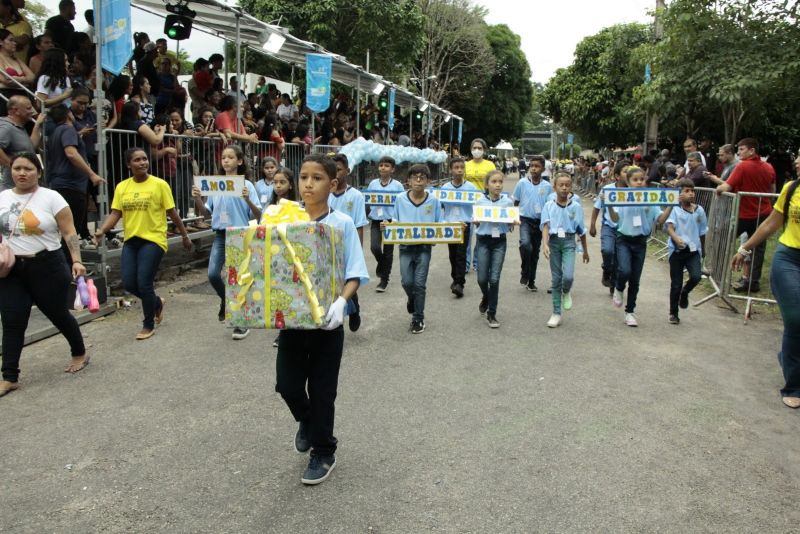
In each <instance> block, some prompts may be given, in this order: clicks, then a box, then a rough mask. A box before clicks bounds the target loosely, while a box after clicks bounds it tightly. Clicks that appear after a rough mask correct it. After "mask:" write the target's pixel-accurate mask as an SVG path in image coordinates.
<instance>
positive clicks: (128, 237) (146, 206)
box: [94, 148, 192, 339]
mask: <svg viewBox="0 0 800 534" xmlns="http://www.w3.org/2000/svg"><path fill="white" fill-rule="evenodd" d="M125 161H126V162H127V164H128V169H130V171H131V175H132V176H131V177H130V178H128V179H127V180H123V181H122V182H120V184H119V185H118V186H117V187H116V189H115V190H114V200H113V202H112V203H111V213H110V214H109V215H108V217H106V220H105V222H104V223H103V224H102V226H100V228H98V229H97V231H96V232H95V234H94V237H95V241H100V240H101V239H103V236H104V235H105V234H106V232H108V231H109V230H111V229H112V228H114V226H116V224H117V223H118V222H119V220H120V219H123V228H124V234H125V243H124V244H123V246H122V261H121V264H122V285H123V286H124V287H125V290H126V291H128V292H129V293H132V294H134V295H136V296H137V297H139V299H140V300H141V301H142V312H143V313H144V321H143V322H142V330H141V331H140V332H139V333H138V334H136V339H147V338H149V337H151V336H152V335H153V334H154V333H155V325H156V324H157V323H161V319H162V318H163V313H164V299H162V298H160V297H158V296H157V295H156V292H155V289H154V287H153V286H154V280H155V276H156V272H157V271H158V265H159V263H161V258H162V257H163V256H164V253H165V252H166V251H167V247H168V245H167V219H166V217H165V216H164V214H165V213H166V215H167V216H168V217H169V218H170V219H171V220H172V222H173V223H174V224H175V228H176V229H177V230H178V231H179V232H180V233H181V235H182V236H183V246H184V248H186V250H191V248H192V241H191V240H190V239H189V234H187V233H186V228H184V226H183V222H182V221H181V218H180V217H179V216H178V212H177V211H175V201H174V200H173V198H172V190H171V189H170V187H169V184H168V183H167V182H165V181H164V180H162V179H161V178H156V177H155V176H151V175H150V174H149V172H148V171H149V168H150V162H149V161H148V159H147V153H146V152H145V151H144V150H142V149H141V148H130V149H128V151H127V152H126V153H125Z"/></svg>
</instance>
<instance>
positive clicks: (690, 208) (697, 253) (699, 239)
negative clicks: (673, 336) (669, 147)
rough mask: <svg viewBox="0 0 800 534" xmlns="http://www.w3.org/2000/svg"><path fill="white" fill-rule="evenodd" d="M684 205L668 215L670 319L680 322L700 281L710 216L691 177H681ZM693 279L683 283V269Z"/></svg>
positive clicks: (672, 321)
mask: <svg viewBox="0 0 800 534" xmlns="http://www.w3.org/2000/svg"><path fill="white" fill-rule="evenodd" d="M677 187H679V188H680V190H681V194H680V206H678V207H676V208H673V210H672V213H670V215H669V217H668V218H667V224H666V226H667V233H668V234H669V237H670V240H669V242H668V243H667V246H668V247H669V278H670V287H669V322H670V324H679V323H680V322H681V320H680V318H679V317H678V307H680V308H682V309H684V310H685V309H686V308H688V307H689V293H690V292H691V291H692V289H694V288H695V287H696V286H697V284H699V283H700V278H701V275H702V272H701V268H700V266H701V263H702V257H703V255H704V245H705V236H706V232H707V231H708V220H707V219H706V212H705V210H703V206H699V205H697V204H695V203H694V198H695V196H694V182H693V181H692V180H691V179H689V178H683V179H682V180H679V181H678V184H677ZM684 269H686V270H687V271H688V272H689V280H687V281H686V285H684V284H683V270H684Z"/></svg>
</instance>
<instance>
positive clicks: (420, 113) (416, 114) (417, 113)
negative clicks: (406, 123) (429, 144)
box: [414, 110, 422, 121]
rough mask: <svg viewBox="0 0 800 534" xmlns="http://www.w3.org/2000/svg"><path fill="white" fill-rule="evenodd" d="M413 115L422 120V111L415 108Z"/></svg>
mask: <svg viewBox="0 0 800 534" xmlns="http://www.w3.org/2000/svg"><path fill="white" fill-rule="evenodd" d="M414 117H415V118H416V119H417V120H418V121H421V120H422V112H421V111H420V110H417V112H416V113H415V114H414Z"/></svg>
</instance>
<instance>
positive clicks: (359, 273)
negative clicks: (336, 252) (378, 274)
mask: <svg viewBox="0 0 800 534" xmlns="http://www.w3.org/2000/svg"><path fill="white" fill-rule="evenodd" d="M318 222H321V223H325V224H329V225H330V226H332V227H334V228H338V229H340V230H341V231H342V237H343V239H344V279H345V281H347V280H353V279H357V280H358V281H359V283H360V284H361V286H364V285H366V284H367V282H369V271H367V262H366V261H365V260H364V249H363V248H362V247H361V241H360V240H359V239H358V232H356V225H355V224H354V223H353V219H351V218H350V217H349V216H347V215H346V214H344V213H342V212H340V211H336V210H335V209H333V210H331V211H330V212H329V213H328V214H327V215H326V216H324V217H322V218H320V219H318Z"/></svg>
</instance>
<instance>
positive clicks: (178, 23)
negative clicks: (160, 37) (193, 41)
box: [164, 15, 192, 41]
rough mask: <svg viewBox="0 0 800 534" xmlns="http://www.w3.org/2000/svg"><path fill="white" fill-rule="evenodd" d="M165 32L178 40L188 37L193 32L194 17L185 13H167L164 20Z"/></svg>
mask: <svg viewBox="0 0 800 534" xmlns="http://www.w3.org/2000/svg"><path fill="white" fill-rule="evenodd" d="M164 33H165V34H166V36H167V37H169V38H170V39H175V40H176V41H182V40H184V39H188V38H189V35H190V34H191V33H192V19H190V18H189V17H184V16H183V15H167V19H166V21H165V22H164Z"/></svg>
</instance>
